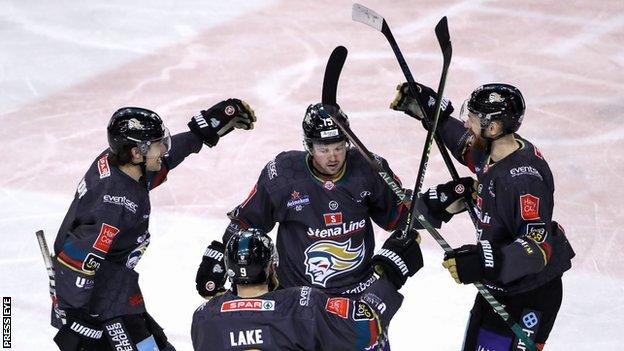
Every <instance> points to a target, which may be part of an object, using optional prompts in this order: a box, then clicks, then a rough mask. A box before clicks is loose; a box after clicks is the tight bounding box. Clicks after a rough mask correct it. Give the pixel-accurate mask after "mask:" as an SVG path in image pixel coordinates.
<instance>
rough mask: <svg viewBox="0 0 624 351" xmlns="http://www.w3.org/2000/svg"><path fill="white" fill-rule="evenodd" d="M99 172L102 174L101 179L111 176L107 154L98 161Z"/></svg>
mask: <svg viewBox="0 0 624 351" xmlns="http://www.w3.org/2000/svg"><path fill="white" fill-rule="evenodd" d="M98 172H100V179H103V178H106V177H108V176H110V175H111V172H110V167H109V166H108V154H105V155H104V156H102V157H100V159H99V160H98Z"/></svg>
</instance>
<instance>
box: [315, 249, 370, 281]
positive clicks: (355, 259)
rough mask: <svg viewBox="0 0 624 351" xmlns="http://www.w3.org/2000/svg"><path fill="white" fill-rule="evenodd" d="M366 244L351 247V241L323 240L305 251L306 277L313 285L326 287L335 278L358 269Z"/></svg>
mask: <svg viewBox="0 0 624 351" xmlns="http://www.w3.org/2000/svg"><path fill="white" fill-rule="evenodd" d="M364 252H365V247H364V242H362V244H361V245H360V246H358V247H355V248H353V247H351V239H350V238H349V240H347V241H345V242H342V243H340V242H335V241H331V240H321V241H318V242H316V243H314V244H313V245H311V246H310V247H308V248H307V249H306V250H305V266H306V275H308V276H309V277H310V279H311V280H312V283H313V284H315V285H320V286H322V287H325V286H326V284H327V281H328V280H329V279H331V278H333V277H335V276H338V275H341V274H344V273H346V272H349V271H352V270H354V269H356V268H357V267H358V266H359V265H360V264H361V263H362V261H363V260H364Z"/></svg>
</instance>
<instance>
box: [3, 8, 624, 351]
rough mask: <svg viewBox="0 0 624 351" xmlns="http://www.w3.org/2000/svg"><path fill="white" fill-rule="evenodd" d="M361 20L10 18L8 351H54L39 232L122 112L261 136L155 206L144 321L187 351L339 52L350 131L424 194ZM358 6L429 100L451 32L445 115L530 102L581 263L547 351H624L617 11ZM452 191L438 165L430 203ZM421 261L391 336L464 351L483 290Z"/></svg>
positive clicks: (387, 66)
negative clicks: (251, 207)
mask: <svg viewBox="0 0 624 351" xmlns="http://www.w3.org/2000/svg"><path fill="white" fill-rule="evenodd" d="M351 4H352V3H351V2H349V1H340V0H334V1H329V0H328V1H305V2H304V1H285V0H284V1H259V0H253V1H252V0H247V1H244V0H236V1H227V2H226V1H223V2H217V1H199V0H196V1H167V0H154V1H147V0H142V1H133V2H130V1H117V0H116V1H93V0H90V1H68V0H59V1H32V0H20V1H17V0H3V1H0V140H1V142H0V143H1V144H0V145H2V149H3V150H2V153H1V154H0V294H1V295H2V296H10V297H12V346H13V348H12V349H14V350H54V349H56V348H55V346H54V344H53V342H52V337H53V335H54V333H55V330H54V329H53V328H52V327H50V326H49V323H48V322H49V305H50V301H49V295H48V287H47V276H46V273H45V270H44V267H43V262H42V259H41V255H40V254H39V250H38V247H37V244H36V240H35V236H34V232H35V231H36V230H37V229H44V230H45V231H46V233H47V238H48V242H49V243H50V244H51V243H52V242H53V240H54V237H55V235H56V231H57V230H58V226H59V225H60V223H61V220H62V218H63V216H64V214H65V211H66V210H67V208H68V206H69V204H70V202H71V199H72V197H73V194H74V191H75V187H76V185H77V183H78V181H79V180H80V178H81V177H82V175H83V174H84V172H85V170H86V169H87V167H88V166H89V164H90V163H91V162H92V161H93V159H94V158H95V157H96V156H97V154H98V153H99V152H100V151H101V150H103V149H104V148H105V147H106V134H105V127H106V123H107V121H108V119H109V117H110V115H111V114H112V112H113V111H114V110H116V109H117V108H119V107H121V106H127V105H134V106H142V107H147V108H150V109H153V110H155V111H157V112H158V113H159V114H160V115H161V116H163V118H164V120H165V122H166V123H167V124H168V126H169V129H170V130H171V131H172V132H173V133H175V132H181V131H184V130H185V129H186V123H187V122H188V119H189V118H190V116H192V115H193V114H194V113H195V112H197V111H199V110H200V109H206V108H208V107H210V106H211V105H213V104H214V103H216V102H218V101H220V100H222V99H224V98H227V97H240V98H243V99H245V100H247V101H248V102H249V103H250V104H251V105H252V106H253V107H254V109H255V111H256V114H257V116H258V119H259V120H258V124H257V128H256V129H255V130H254V131H253V132H251V133H244V132H236V133H232V134H231V135H228V136H227V137H226V138H224V139H223V140H222V141H221V142H220V143H219V145H218V146H217V147H215V148H213V149H208V148H205V149H203V150H202V152H201V153H200V154H198V155H193V156H191V157H189V158H188V159H187V161H186V162H185V163H183V164H182V165H181V166H180V167H179V168H178V169H176V170H174V171H173V172H172V173H171V174H170V177H169V180H168V181H167V183H165V185H164V186H162V187H160V188H158V189H156V190H155V191H154V192H153V193H152V216H151V219H152V221H151V222H152V223H151V228H150V232H151V233H152V243H151V245H150V248H149V250H148V251H147V254H146V255H145V256H144V257H143V259H142V260H141V262H140V263H139V265H138V266H137V270H138V271H139V272H140V273H141V286H142V290H143V293H144V295H145V301H146V304H147V308H148V310H149V311H150V312H151V314H152V315H154V316H155V317H156V319H157V320H158V321H159V322H160V323H161V325H162V326H163V327H165V329H166V332H167V334H168V335H169V337H170V339H171V341H172V343H173V344H174V345H175V346H176V347H177V349H178V350H191V345H190V331H189V330H190V322H191V315H192V313H193V311H194V309H195V308H196V307H197V306H198V305H199V304H200V303H201V302H202V299H201V298H200V297H199V296H198V295H197V294H196V292H195V286H194V277H195V272H196V268H197V265H198V264H199V262H200V259H201V254H202V253H203V250H204V248H205V246H206V244H207V243H209V242H210V241H211V240H213V239H215V238H220V237H221V234H222V233H223V229H224V227H225V225H226V217H225V213H226V212H227V211H229V210H230V209H231V208H232V207H233V206H235V205H236V204H238V203H239V202H240V201H242V200H243V199H244V198H245V196H246V195H247V193H248V192H249V190H250V189H251V187H252V186H253V184H254V182H255V180H256V178H257V176H258V174H259V172H260V170H261V168H262V166H263V165H264V164H265V163H266V162H267V161H269V160H270V159H271V158H273V156H274V155H275V154H276V153H278V152H279V151H281V150H287V149H300V148H301V147H302V144H301V130H300V128H301V127H300V126H301V124H300V123H301V119H302V117H303V113H304V111H305V108H306V106H307V105H308V104H309V103H311V102H314V101H318V100H319V99H320V94H321V83H322V73H323V70H324V66H325V62H326V60H327V57H328V55H329V53H330V52H331V50H332V49H333V48H334V47H335V46H336V45H345V46H346V47H347V48H348V49H349V50H350V56H349V58H348V59H347V63H346V65H345V68H344V70H343V75H342V78H341V83H340V86H339V92H338V100H339V102H340V104H341V106H342V108H343V109H344V110H345V112H346V113H347V114H348V115H349V117H350V119H351V121H352V122H351V125H352V128H353V130H354V131H355V132H356V133H358V135H359V137H360V139H362V141H363V142H364V143H366V144H367V146H368V147H369V148H370V149H371V150H373V151H375V152H376V153H379V154H381V155H383V156H384V157H386V158H387V159H388V160H389V162H390V164H391V165H392V167H393V169H394V170H395V171H396V173H398V174H399V175H400V176H401V177H402V180H403V182H404V184H406V185H407V186H410V187H411V186H412V184H413V183H414V181H415V178H416V173H417V167H418V162H419V158H420V154H421V148H422V144H423V142H424V139H425V133H424V131H423V130H422V127H421V126H420V124H419V123H418V122H416V121H414V120H412V119H410V118H408V117H407V116H405V115H403V114H400V113H397V112H393V111H391V110H389V109H388V104H389V102H390V101H391V99H392V97H393V94H394V88H395V86H396V84H397V83H398V82H401V81H403V80H404V78H403V77H402V75H401V71H400V69H399V67H398V65H397V63H396V61H395V59H394V56H393V54H392V51H391V50H390V48H389V46H388V44H387V43H386V41H385V39H384V38H383V36H382V35H381V34H380V33H378V32H376V31H374V30H373V29H371V28H369V27H366V26H364V25H362V24H360V23H355V22H353V21H351ZM363 4H364V5H366V6H368V7H371V8H372V9H375V10H376V11H377V12H379V13H381V14H382V15H384V17H385V18H386V19H387V20H388V22H389V24H390V26H391V28H392V30H393V32H394V35H395V37H396V39H397V41H398V43H399V45H400V46H401V48H402V50H403V52H404V54H405V56H406V59H407V61H408V63H409V64H410V67H411V69H412V73H413V74H414V76H415V78H416V80H418V81H422V82H424V83H426V84H428V85H430V86H434V87H435V86H437V81H438V79H439V73H440V69H441V61H442V57H441V53H440V50H439V47H438V44H437V41H436V39H435V36H434V33H433V28H434V26H435V23H436V22H437V21H438V20H439V19H440V18H441V17H442V16H444V15H446V16H448V19H449V28H450V34H451V40H452V42H453V49H454V56H453V61H452V63H451V68H450V72H449V78H448V82H447V89H446V94H445V95H446V96H447V97H448V98H450V99H451V100H452V101H453V102H454V103H455V106H456V107H457V108H459V106H460V104H461V102H462V101H463V99H465V97H466V96H467V95H468V94H469V93H470V92H471V91H472V90H473V89H474V88H475V87H476V86H478V85H480V84H482V83H487V82H492V81H506V82H510V83H512V84H514V85H517V86H519V87H520V89H521V90H522V91H523V93H524V95H525V98H526V100H527V105H528V108H527V113H526V115H525V119H524V124H523V126H522V128H521V130H520V132H521V134H522V135H523V136H524V137H526V138H527V139H529V140H532V141H533V142H534V143H535V144H537V145H538V146H540V148H541V150H542V152H543V154H544V155H545V157H546V159H547V160H548V161H549V163H550V166H551V168H552V170H553V173H554V175H555V182H556V186H557V189H556V193H555V200H556V203H555V219H557V220H558V221H559V222H560V223H562V224H563V225H564V226H565V228H566V230H567V234H568V236H569V239H570V241H571V243H572V245H573V247H574V249H575V250H576V252H577V257H576V258H575V259H574V261H573V269H572V270H571V271H569V272H568V273H567V274H566V275H565V277H564V301H563V305H562V307H561V312H560V314H559V317H558V319H557V322H556V324H555V328H554V330H553V332H552V333H551V337H550V340H549V342H548V344H547V350H587V351H589V350H621V349H624V345H623V344H624V335H623V334H622V329H623V328H624V317H623V315H624V296H623V294H624V274H623V269H624V264H623V262H624V259H623V258H622V257H624V256H623V255H622V252H623V251H624V238H623V237H622V235H624V232H623V230H622V225H624V211H623V210H622V208H623V207H622V205H621V202H622V199H624V190H623V189H624V186H623V184H624V179H623V176H622V174H624V156H623V154H624V116H623V113H622V111H623V110H624V73H622V71H623V70H624V2H623V1H617V0H612V1H608V0H603V1H535V0H533V1H530V0H526V1H478V0H470V1H469V0H465V1H435V2H434V1H372V0H371V1H363ZM461 172H462V173H464V174H466V173H465V172H464V170H461ZM449 178H450V177H449V175H448V172H447V171H446V169H445V167H444V164H443V162H442V160H441V157H440V156H439V153H438V151H437V150H436V149H435V148H434V150H433V152H432V160H431V162H430V163H429V168H428V172H427V176H426V180H425V186H426V187H428V186H430V185H433V184H437V183H439V182H443V181H447V180H448V179H449ZM460 217H461V218H460V219H457V220H454V221H453V222H452V223H451V224H449V225H446V226H445V227H444V228H443V230H442V234H443V235H444V236H445V237H447V239H448V240H449V242H450V243H451V244H452V245H453V246H458V245H460V244H463V243H466V242H470V241H472V240H473V238H474V236H473V229H472V225H471V224H470V222H469V219H468V217H467V216H466V215H461V216H460ZM377 235H378V238H379V239H380V240H381V239H383V238H385V235H386V234H385V233H384V232H383V231H381V230H377ZM423 250H424V253H425V264H426V266H425V268H423V270H422V271H421V272H419V273H418V274H417V275H416V276H415V277H414V278H413V279H412V280H411V281H409V282H408V284H407V285H406V286H405V287H404V288H403V290H402V293H404V295H405V296H406V299H405V303H404V305H403V307H402V309H401V311H399V313H398V314H397V315H396V317H395V319H394V320H393V322H392V327H391V334H390V335H391V340H392V345H393V350H399V351H401V350H443V351H446V350H448V351H450V350H458V349H459V347H460V345H461V340H462V336H463V330H464V324H465V321H466V317H467V314H468V310H469V308H470V306H471V303H472V300H473V298H474V295H475V294H476V289H474V287H472V286H458V285H456V284H455V283H454V282H453V281H452V279H451V278H450V277H449V276H448V273H447V272H446V271H445V270H443V269H442V267H441V258H442V250H441V249H440V248H439V247H438V246H437V244H436V243H435V242H434V241H433V240H432V239H431V238H430V237H428V236H427V235H426V234H425V235H424V242H423Z"/></svg>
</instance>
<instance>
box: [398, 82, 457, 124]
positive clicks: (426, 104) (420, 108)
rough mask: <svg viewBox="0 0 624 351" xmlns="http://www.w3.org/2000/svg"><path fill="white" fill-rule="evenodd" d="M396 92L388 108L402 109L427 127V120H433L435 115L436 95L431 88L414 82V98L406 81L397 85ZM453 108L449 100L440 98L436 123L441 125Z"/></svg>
mask: <svg viewBox="0 0 624 351" xmlns="http://www.w3.org/2000/svg"><path fill="white" fill-rule="evenodd" d="M396 89H397V93H396V95H395V97H394V100H393V101H392V102H391V103H390V108H391V109H393V110H396V111H403V112H404V113H406V114H408V115H410V116H412V117H414V118H416V119H418V120H419V121H421V122H422V124H423V127H425V129H428V125H429V124H428V122H425V121H433V118H434V117H435V110H434V107H435V101H436V99H437V97H438V94H436V92H435V91H433V89H431V88H429V87H428V86H426V85H422V84H419V83H415V85H414V90H415V91H416V94H417V96H416V98H414V97H413V96H412V94H411V92H410V89H409V85H408V83H403V84H399V85H397V88H396ZM453 111H454V108H453V104H451V101H450V100H447V99H444V98H443V99H442V102H441V103H440V117H439V121H438V124H439V125H441V124H442V123H443V122H444V120H445V119H447V118H448V117H449V116H450V115H451V113H453Z"/></svg>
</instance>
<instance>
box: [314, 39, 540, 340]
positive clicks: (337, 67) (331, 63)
mask: <svg viewBox="0 0 624 351" xmlns="http://www.w3.org/2000/svg"><path fill="white" fill-rule="evenodd" d="M341 48H342V49H341ZM346 58H347V50H346V49H345V48H344V47H337V48H336V49H334V51H333V52H332V54H331V56H330V58H329V60H328V62H327V67H326V68H325V77H324V79H323V103H328V104H332V105H334V106H337V104H336V91H337V87H338V80H339V78H340V72H341V71H342V67H343V66H344V62H345V60H346ZM321 112H322V113H327V111H326V110H324V109H323V110H321ZM328 115H329V117H331V119H332V120H333V121H334V123H335V124H336V125H337V126H338V127H339V128H340V129H341V130H342V131H343V132H344V133H345V135H346V136H347V138H348V139H349V141H350V142H351V143H352V144H353V145H355V147H356V148H357V149H358V151H359V152H360V153H361V154H362V156H363V157H364V158H365V159H366V161H367V162H368V163H369V164H370V165H371V167H373V169H374V170H375V171H376V172H377V173H378V174H379V175H380V176H381V178H382V179H383V180H384V181H385V182H386V184H387V185H388V186H389V187H390V189H392V191H394V193H395V194H396V195H397V197H399V198H400V199H404V198H405V192H404V191H403V188H402V187H401V186H400V185H399V184H398V183H397V182H396V181H395V180H394V178H393V177H392V176H390V174H391V172H390V170H389V169H386V168H385V167H384V165H383V164H382V163H381V162H379V161H378V160H377V159H376V158H375V156H374V155H373V154H372V153H371V152H370V151H368V149H367V148H366V146H364V144H363V143H362V142H361V141H360V139H359V138H358V137H357V136H356V135H355V133H353V131H352V130H351V128H349V126H348V125H346V124H344V123H342V120H341V119H339V118H335V116H334V115H332V114H328ZM414 195H415V196H418V193H414ZM416 201H417V200H416V199H415V200H414V201H412V204H414V203H415V202H416ZM410 210H411V211H413V216H414V217H415V218H416V219H417V220H418V221H419V222H420V224H421V225H422V226H423V227H424V228H425V229H426V230H427V231H428V232H429V233H430V234H431V236H432V237H433V238H434V239H435V240H436V241H437V242H438V244H439V245H440V246H441V247H442V249H443V250H444V252H446V253H451V252H453V249H452V248H451V246H450V245H449V244H448V243H447V242H446V240H444V238H443V237H442V235H441V234H440V233H439V232H438V231H437V230H436V229H435V228H434V227H433V226H432V225H431V223H429V221H427V219H426V218H425V217H424V216H423V215H422V214H421V213H420V212H419V211H418V208H417V207H416V206H412V208H411V209H410ZM473 284H474V286H476V287H477V289H478V290H479V293H480V294H481V296H483V298H485V300H486V301H487V302H488V303H489V304H490V306H492V308H493V309H494V311H495V312H496V313H497V314H498V315H499V316H500V317H501V318H502V319H503V321H505V323H506V324H507V326H509V328H510V329H511V330H512V331H513V332H514V334H516V335H517V336H518V338H519V339H520V340H522V342H523V343H524V344H525V345H526V346H527V348H528V349H529V350H530V351H537V349H536V347H535V343H534V342H533V340H531V339H530V338H529V337H528V336H527V334H526V333H525V332H524V331H523V330H522V327H520V325H518V323H516V322H514V321H513V320H511V317H510V316H509V313H507V311H505V308H504V307H503V306H502V305H501V304H500V302H498V301H497V300H496V299H495V298H494V296H492V294H491V293H490V292H489V291H488V290H487V289H486V288H485V287H484V286H483V284H481V283H479V282H476V283H473Z"/></svg>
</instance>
